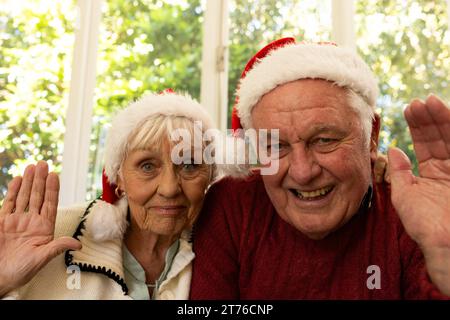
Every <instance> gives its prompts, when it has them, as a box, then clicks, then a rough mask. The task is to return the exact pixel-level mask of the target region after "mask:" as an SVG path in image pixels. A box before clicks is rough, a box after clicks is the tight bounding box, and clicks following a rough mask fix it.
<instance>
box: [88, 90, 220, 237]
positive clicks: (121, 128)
mask: <svg viewBox="0 0 450 320" xmlns="http://www.w3.org/2000/svg"><path fill="white" fill-rule="evenodd" d="M158 114H159V115H166V116H182V117H186V118H189V119H191V120H192V121H201V123H202V127H203V129H204V130H208V129H212V128H214V127H213V121H212V119H211V117H210V116H209V114H208V112H207V111H206V110H205V108H203V107H202V106H201V105H200V104H199V103H198V102H197V101H195V100H194V99H192V98H191V97H190V96H189V95H187V94H184V95H183V94H176V93H174V92H173V91H172V90H170V89H168V90H166V91H164V92H163V93H162V94H149V95H146V96H144V97H143V98H141V99H140V100H138V101H136V102H134V103H131V104H130V105H129V106H128V107H127V108H125V109H124V110H122V111H120V112H119V113H118V114H117V115H116V117H115V118H114V120H113V121H112V125H111V127H110V129H109V131H108V134H107V137H106V143H105V156H104V159H105V167H104V170H103V176H102V186H103V192H102V197H101V199H99V200H96V202H95V204H94V205H93V206H92V208H91V209H90V212H89V214H88V215H87V217H86V221H85V230H86V231H87V232H88V234H89V235H90V237H91V238H93V239H94V240H96V241H107V240H112V239H115V238H121V237H122V236H123V234H124V232H125V230H126V228H127V220H126V215H127V211H128V203H127V200H126V197H121V198H120V199H119V197H118V195H117V194H116V193H117V192H116V188H117V185H116V184H117V177H118V172H119V168H120V165H121V163H122V160H123V158H124V156H125V149H126V145H127V141H128V138H129V136H130V134H131V133H132V132H133V131H134V129H135V128H137V127H138V126H139V125H140V124H142V122H143V120H145V119H147V118H148V117H150V116H153V115H158Z"/></svg>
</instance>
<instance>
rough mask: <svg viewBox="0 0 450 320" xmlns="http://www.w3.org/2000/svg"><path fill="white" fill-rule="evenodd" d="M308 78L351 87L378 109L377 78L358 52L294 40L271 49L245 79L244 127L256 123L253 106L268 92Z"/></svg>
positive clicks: (242, 95)
mask: <svg viewBox="0 0 450 320" xmlns="http://www.w3.org/2000/svg"><path fill="white" fill-rule="evenodd" d="M306 78H310V79H316V78H319V79H324V80H328V81H332V82H334V83H335V84H337V85H338V86H340V87H349V88H351V89H352V90H354V91H355V92H356V93H358V94H360V95H361V96H362V97H363V98H364V99H365V100H366V102H367V103H368V104H369V106H371V108H373V109H375V101H376V98H377V95H378V86H377V81H376V79H375V77H374V75H373V73H372V72H371V70H370V69H369V67H368V66H367V64H366V63H365V62H364V61H363V60H362V59H361V58H360V57H359V56H358V55H357V54H355V53H354V52H353V51H351V50H349V49H346V48H340V47H336V46H334V45H330V44H327V45H324V44H308V43H301V44H292V45H286V46H284V47H282V48H279V49H276V50H273V51H271V52H270V53H269V54H268V55H267V56H266V57H264V58H263V59H261V60H260V61H259V62H256V63H255V65H254V66H253V68H252V69H250V71H249V72H247V74H246V76H245V77H244V78H242V79H241V81H240V84H239V88H238V90H237V96H238V99H239V101H238V104H237V105H236V109H237V111H238V115H239V118H240V121H241V124H242V126H243V128H244V129H247V128H251V127H252V121H251V112H252V109H253V107H254V106H255V105H256V104H257V103H258V101H259V100H260V99H261V98H262V96H263V95H264V94H266V93H268V92H269V91H271V90H273V89H274V88H276V87H277V86H279V85H282V84H285V83H287V82H291V81H294V80H299V79H306Z"/></svg>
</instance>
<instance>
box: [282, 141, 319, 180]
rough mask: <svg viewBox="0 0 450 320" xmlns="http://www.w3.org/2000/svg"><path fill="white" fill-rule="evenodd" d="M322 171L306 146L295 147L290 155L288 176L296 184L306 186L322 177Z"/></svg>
mask: <svg viewBox="0 0 450 320" xmlns="http://www.w3.org/2000/svg"><path fill="white" fill-rule="evenodd" d="M321 171H322V169H321V167H320V165H319V164H318V163H317V160H316V159H315V157H314V155H313V154H312V153H311V152H310V151H308V150H307V148H306V147H305V146H302V145H294V146H293V148H292V151H291V152H290V154H289V171H288V174H289V176H290V177H291V178H292V179H293V180H294V181H295V182H296V183H298V184H300V185H306V184H308V183H309V182H311V180H313V179H314V178H316V177H317V176H318V175H320V173H321Z"/></svg>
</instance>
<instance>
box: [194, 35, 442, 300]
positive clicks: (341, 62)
mask: <svg viewBox="0 0 450 320" xmlns="http://www.w3.org/2000/svg"><path fill="white" fill-rule="evenodd" d="M377 93H378V90H377V83H376V81H375V79H374V77H373V75H372V73H371V71H370V70H369V68H368V66H367V65H366V64H365V63H364V62H363V61H362V59H361V58H360V57H358V56H357V55H355V54H354V53H353V52H351V51H348V50H345V49H343V48H339V47H337V46H334V45H333V44H329V43H321V44H306V43H300V44H296V43H295V41H294V39H292V38H286V39H281V40H278V41H276V42H274V43H271V44H270V45H268V46H267V47H265V48H263V49H262V50H261V51H260V52H258V54H257V55H256V56H255V57H253V58H252V59H251V60H250V61H249V63H248V64H247V66H246V68H245V70H244V73H243V75H242V80H241V83H240V86H239V89H238V91H237V96H238V97H237V99H238V101H237V104H236V108H235V110H234V112H233V128H235V129H237V128H239V127H241V126H242V127H243V128H244V129H248V128H254V129H257V130H258V129H279V143H277V144H275V145H270V144H269V145H268V146H267V149H268V150H267V151H268V152H269V153H274V151H277V152H278V156H277V157H276V158H274V157H272V158H273V159H272V161H279V163H278V165H279V170H278V171H277V173H276V174H273V175H265V176H261V175H259V174H255V175H253V176H251V177H249V178H247V179H225V180H222V181H220V182H219V183H217V184H216V185H214V186H213V187H212V188H211V189H210V192H209V194H208V196H207V200H206V202H205V204H204V209H203V214H202V215H201V218H200V221H199V222H198V224H197V226H196V229H195V231H196V232H195V237H194V239H195V240H194V251H195V252H196V259H195V262H194V266H193V280H192V286H191V298H193V299H430V298H446V295H450V200H449V199H450V110H449V109H448V108H447V107H446V106H445V105H444V104H443V103H442V102H441V101H440V100H439V99H438V98H436V97H435V96H430V97H428V98H427V100H426V101H425V102H422V101H420V100H414V101H413V102H412V103H411V104H410V106H409V107H408V108H407V109H406V110H405V117H406V120H407V122H408V125H409V127H410V130H411V135H412V138H413V142H414V147H415V152H416V156H417V159H418V162H419V172H420V176H419V177H416V176H414V175H413V174H412V172H411V164H410V162H409V160H408V158H407V157H406V155H405V154H404V153H403V152H401V151H400V150H398V149H392V150H390V151H389V153H388V156H389V162H390V175H391V182H392V185H391V186H390V185H388V184H386V183H375V181H374V179H373V163H374V160H375V158H376V154H377V145H378V133H379V130H380V118H379V116H378V115H376V114H375V103H376V98H377Z"/></svg>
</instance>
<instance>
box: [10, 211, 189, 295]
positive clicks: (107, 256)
mask: <svg viewBox="0 0 450 320" xmlns="http://www.w3.org/2000/svg"><path fill="white" fill-rule="evenodd" d="M85 211H86V212H88V211H89V207H88V209H86V205H83V206H75V207H70V208H64V209H59V210H58V215H57V218H56V225H55V238H58V237H61V236H74V237H76V238H78V240H80V241H81V243H82V246H83V247H82V248H81V250H78V251H67V252H66V253H64V254H61V255H59V256H57V257H56V258H54V259H53V260H52V261H50V263H48V264H47V265H46V266H45V267H44V268H43V269H42V270H40V271H39V273H38V274H37V275H36V276H35V277H34V278H33V279H32V280H31V281H30V282H29V283H27V284H26V285H25V286H23V287H21V288H20V289H18V290H16V291H13V292H11V293H10V294H8V295H7V296H6V297H4V299H11V298H12V299H14V298H15V299H50V300H52V299H54V300H57V299H64V300H68V299H77V300H80V299H83V300H97V299H101V300H119V299H120V300H122V299H131V297H130V296H128V295H126V293H125V291H126V284H125V282H124V270H123V263H122V238H116V239H113V240H107V241H101V242H99V241H94V240H93V239H92V238H91V237H90V236H89V232H86V226H85V223H84V219H83V215H84V213H85ZM189 237H190V232H188V231H185V232H183V234H182V236H181V239H180V247H179V251H178V253H177V254H176V256H175V258H174V261H173V264H172V268H171V269H170V271H169V273H168V274H167V277H166V279H165V280H164V282H163V283H162V284H161V286H160V287H159V290H158V291H157V292H156V299H161V300H169V299H179V300H182V299H188V298H189V289H190V283H191V275H192V260H193V259H194V257H195V255H194V253H193V252H192V244H191V243H190V241H189ZM67 265H71V267H70V268H68V267H67ZM78 270H81V272H78ZM78 275H79V278H77V276H78ZM78 279H79V281H78ZM78 284H79V286H78ZM77 287H79V288H77Z"/></svg>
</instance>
